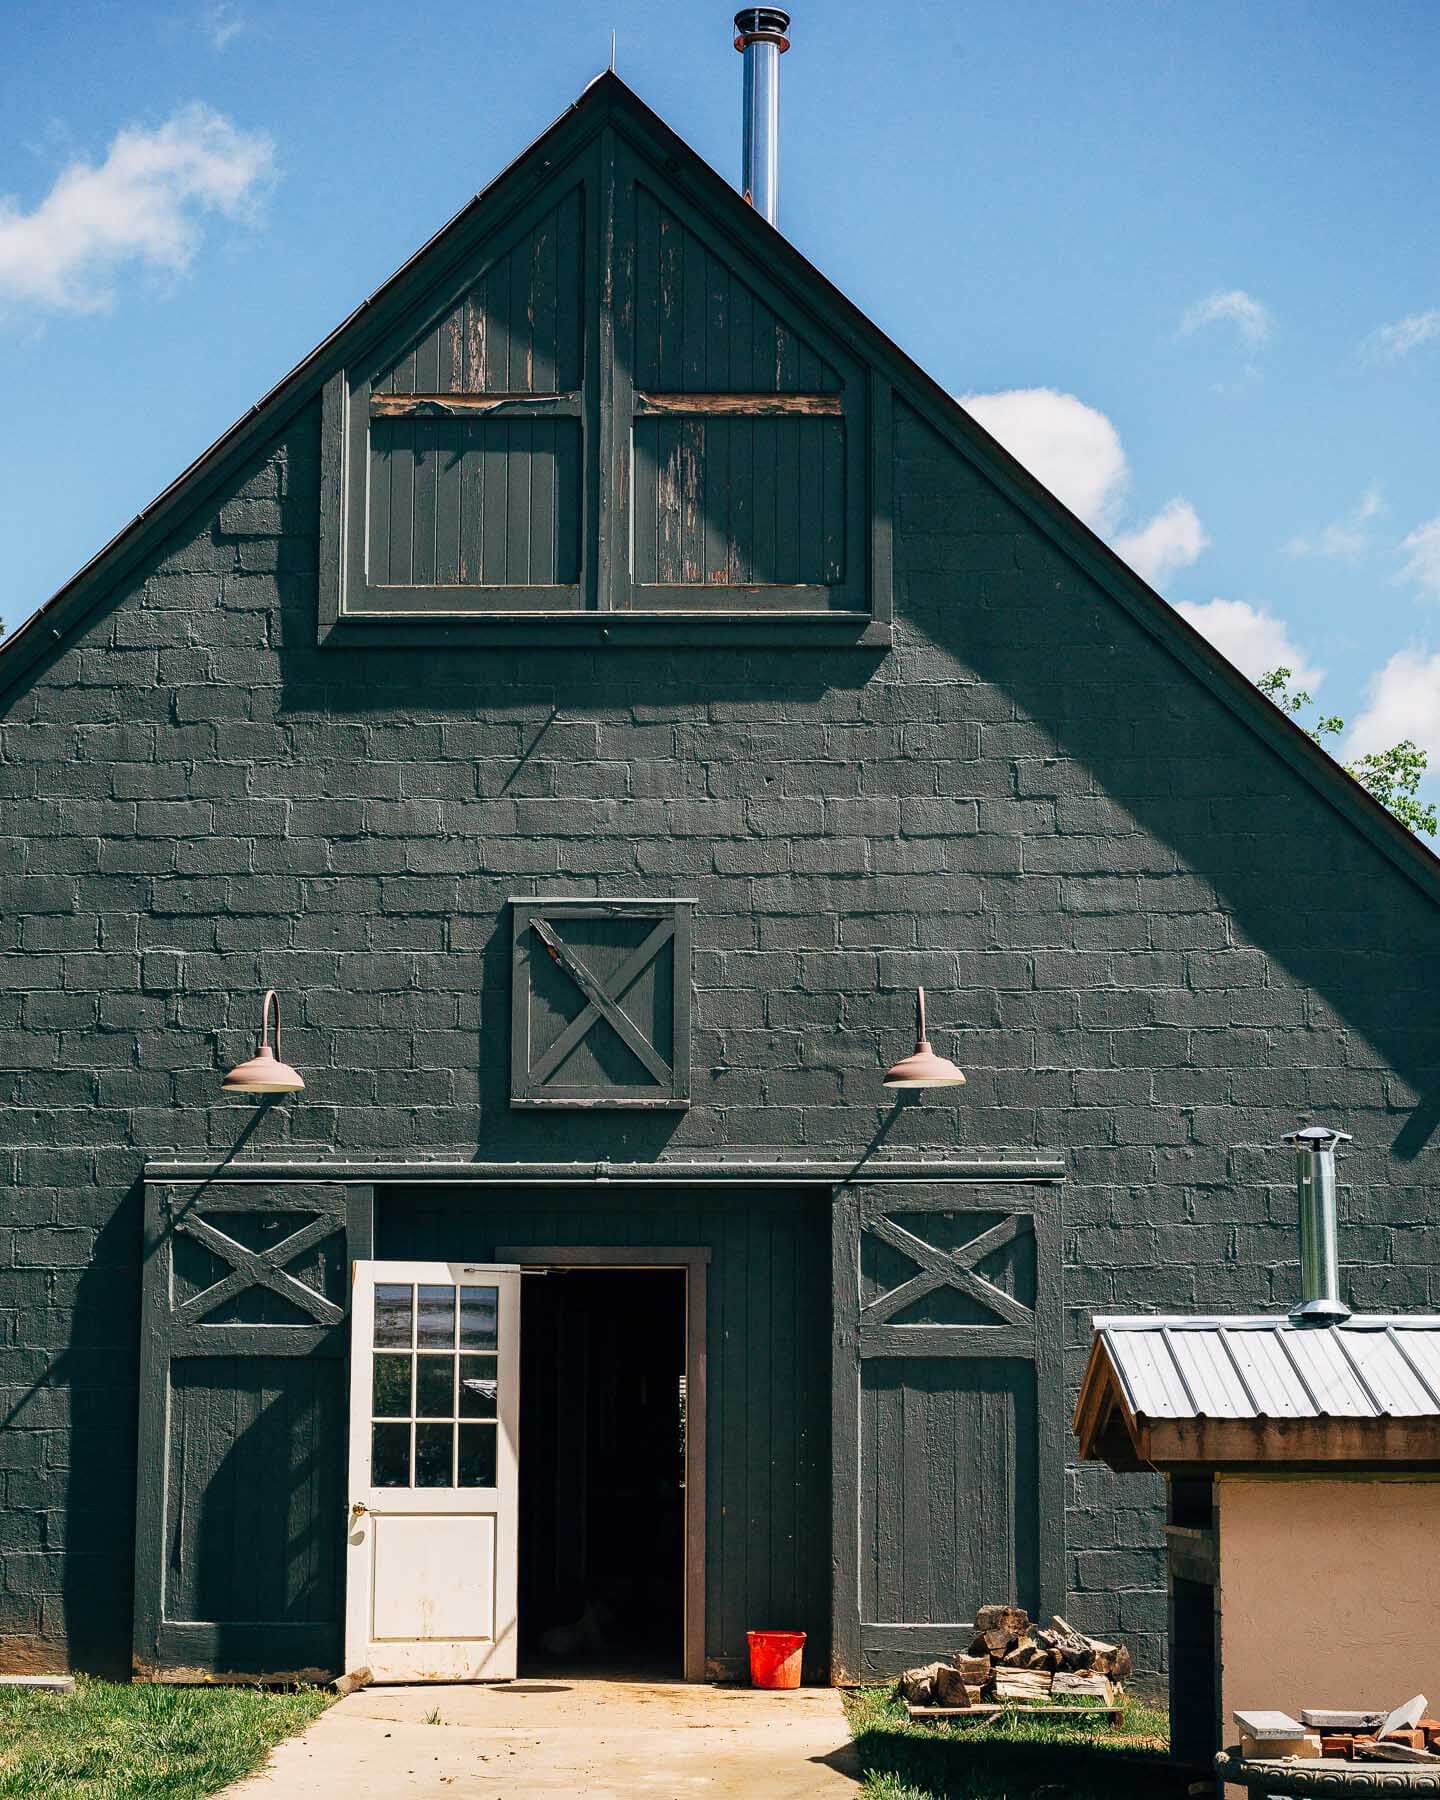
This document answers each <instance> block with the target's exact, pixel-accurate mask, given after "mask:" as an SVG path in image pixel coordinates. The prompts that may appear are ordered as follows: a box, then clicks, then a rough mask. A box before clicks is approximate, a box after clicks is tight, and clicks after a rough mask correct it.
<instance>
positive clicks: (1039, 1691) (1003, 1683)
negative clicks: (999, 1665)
mask: <svg viewBox="0 0 1440 1800" xmlns="http://www.w3.org/2000/svg"><path fill="white" fill-rule="evenodd" d="M1053 1680H1054V1677H1053V1676H1052V1675H1051V1673H1050V1671H1049V1670H1048V1669H997V1670H996V1671H995V1676H994V1680H993V1683H992V1685H993V1687H994V1690H995V1698H996V1699H997V1700H1044V1699H1046V1698H1047V1697H1048V1695H1049V1693H1050V1689H1051V1684H1052V1682H1053Z"/></svg>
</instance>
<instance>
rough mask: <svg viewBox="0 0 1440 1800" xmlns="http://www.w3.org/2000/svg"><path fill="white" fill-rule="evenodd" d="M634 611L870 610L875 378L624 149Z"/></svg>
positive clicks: (624, 378)
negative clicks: (871, 397)
mask: <svg viewBox="0 0 1440 1800" xmlns="http://www.w3.org/2000/svg"><path fill="white" fill-rule="evenodd" d="M614 233H615V246H616V248H615V266H616V307H615V327H614V329H615V346H616V354H615V367H614V384H613V407H614V414H615V423H614V430H615V433H616V437H617V439H618V440H619V442H620V444H621V446H622V448H621V477H620V481H619V483H618V492H617V495H616V500H617V505H618V514H617V517H618V520H619V526H618V535H619V539H620V541H621V543H622V545H625V546H628V558H627V561H628V574H629V579H628V582H627V583H625V584H624V585H623V586H622V587H621V589H620V590H619V591H618V592H617V594H616V598H615V604H616V606H617V607H630V608H633V609H635V610H637V611H651V612H675V613H717V612H719V613H724V612H749V613H753V612H812V613H834V612H841V613H843V612H864V611H866V609H867V607H868V604H869V602H868V586H869V582H868V554H869V546H868V534H867V529H866V525H867V515H868V505H867V498H866V378H865V373H864V371H863V370H862V369H861V368H860V366H859V365H857V364H856V363H854V362H852V361H851V360H850V359H849V358H848V357H847V356H846V355H845V354H844V353H843V351H841V350H840V348H839V347H838V346H837V345H835V344H833V343H831V342H829V341H828V339H827V338H826V336H825V334H824V333H823V331H822V330H821V328H820V326H819V324H818V321H810V320H808V319H806V320H804V321H801V322H797V320H796V319H795V318H794V317H793V316H792V315H791V314H790V313H789V312H788V311H787V310H786V307H785V303H784V301H783V300H782V299H781V298H780V297H779V296H778V295H777V294H775V293H774V292H773V291H772V290H771V288H770V287H769V284H768V283H767V282H766V280H765V278H764V277H763V275H762V274H761V273H760V272H759V271H758V270H756V269H753V268H751V267H750V266H749V265H748V264H746V265H745V266H744V267H743V269H742V266H741V259H740V258H739V256H738V255H737V254H736V252H735V251H734V250H733V249H732V248H727V247H726V246H724V245H723V244H722V243H721V242H720V241H719V240H718V239H717V238H715V237H714V236H713V235H711V233H710V232H709V231H708V229H707V227H706V226H705V225H704V224H703V223H702V221H701V219H700V217H699V215H698V214H697V213H696V212H695V211H694V210H693V209H692V208H691V207H690V206H689V205H688V204H687V203H686V201H685V199H684V198H683V197H682V196H681V195H679V194H677V193H675V192H673V191H671V190H669V189H668V188H662V185H661V183H660V182H659V181H658V179H657V177H656V175H655V174H654V172H653V171H649V170H648V169H647V168H646V167H645V165H643V164H642V163H641V161H640V160H639V159H638V158H637V157H635V156H634V155H632V154H631V153H630V152H628V151H627V150H626V149H625V148H624V147H623V146H622V147H620V148H619V150H618V151H617V155H616V163H615V190H614Z"/></svg>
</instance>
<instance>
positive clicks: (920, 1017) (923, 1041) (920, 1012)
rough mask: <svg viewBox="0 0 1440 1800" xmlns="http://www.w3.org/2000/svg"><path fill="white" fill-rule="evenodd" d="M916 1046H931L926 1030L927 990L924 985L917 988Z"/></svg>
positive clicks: (925, 1047) (919, 1047) (923, 1047)
mask: <svg viewBox="0 0 1440 1800" xmlns="http://www.w3.org/2000/svg"><path fill="white" fill-rule="evenodd" d="M915 1048H916V1049H917V1050H928V1049H929V1048H930V1038H929V1034H928V1033H927V1032H926V1030H925V990H924V988H923V987H917V988H916V990H915Z"/></svg>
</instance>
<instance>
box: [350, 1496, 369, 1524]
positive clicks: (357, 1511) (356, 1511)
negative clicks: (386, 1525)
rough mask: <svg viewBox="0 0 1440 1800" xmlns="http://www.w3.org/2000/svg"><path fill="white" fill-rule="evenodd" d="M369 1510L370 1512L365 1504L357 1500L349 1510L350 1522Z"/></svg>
mask: <svg viewBox="0 0 1440 1800" xmlns="http://www.w3.org/2000/svg"><path fill="white" fill-rule="evenodd" d="M369 1510H370V1508H369V1507H368V1506H367V1505H366V1504H365V1502H364V1501H363V1500H357V1501H356V1502H355V1503H354V1505H353V1506H352V1507H351V1508H350V1517H351V1519H352V1520H353V1519H358V1518H359V1517H360V1516H361V1514H362V1513H368V1512H369Z"/></svg>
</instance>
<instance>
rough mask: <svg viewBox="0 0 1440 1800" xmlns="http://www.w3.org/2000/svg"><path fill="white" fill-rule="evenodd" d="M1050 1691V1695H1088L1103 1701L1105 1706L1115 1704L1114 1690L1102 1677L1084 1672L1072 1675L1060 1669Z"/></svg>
mask: <svg viewBox="0 0 1440 1800" xmlns="http://www.w3.org/2000/svg"><path fill="white" fill-rule="evenodd" d="M1050 1691H1051V1693H1052V1694H1090V1695H1094V1696H1095V1698H1096V1699H1099V1700H1103V1701H1104V1702H1105V1704H1106V1705H1107V1706H1113V1705H1114V1704H1115V1690H1114V1689H1113V1688H1112V1687H1111V1685H1110V1682H1109V1679H1108V1678H1107V1677H1106V1676H1104V1675H1092V1674H1087V1673H1084V1672H1077V1673H1073V1674H1072V1673H1071V1672H1070V1671H1069V1670H1067V1669H1060V1670H1057V1671H1056V1674H1055V1679H1054V1681H1053V1682H1052V1683H1051V1688H1050Z"/></svg>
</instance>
